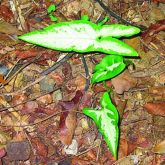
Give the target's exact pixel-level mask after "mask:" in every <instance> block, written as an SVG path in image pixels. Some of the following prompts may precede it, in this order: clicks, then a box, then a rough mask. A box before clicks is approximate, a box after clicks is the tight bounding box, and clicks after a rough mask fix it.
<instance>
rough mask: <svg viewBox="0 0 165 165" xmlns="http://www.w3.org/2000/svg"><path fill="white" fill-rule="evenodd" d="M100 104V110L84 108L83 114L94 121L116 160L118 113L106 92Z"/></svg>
mask: <svg viewBox="0 0 165 165" xmlns="http://www.w3.org/2000/svg"><path fill="white" fill-rule="evenodd" d="M100 102H101V105H102V109H101V110H93V109H90V108H84V109H83V113H84V114H85V115H87V116H89V117H91V118H92V119H93V120H94V122H95V123H96V125H97V127H98V129H99V131H100V133H101V134H102V135H103V137H104V140H105V141H106V143H107V145H108V147H109V149H110V151H111V152H112V154H113V156H114V157H115V159H116V158H117V147H118V138H119V129H118V120H119V119H118V111H117V109H116V108H115V106H114V105H113V104H112V102H111V100H110V98H109V95H108V92H105V93H104V95H103V96H102V99H101V101H100Z"/></svg>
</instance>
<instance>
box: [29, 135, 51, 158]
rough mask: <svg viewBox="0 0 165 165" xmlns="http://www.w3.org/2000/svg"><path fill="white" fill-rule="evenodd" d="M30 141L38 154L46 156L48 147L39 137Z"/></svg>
mask: <svg viewBox="0 0 165 165" xmlns="http://www.w3.org/2000/svg"><path fill="white" fill-rule="evenodd" d="M31 142H32V145H33V146H34V148H35V149H36V152H37V154H38V155H39V156H42V157H47V155H48V147H47V146H46V145H45V144H44V143H43V142H42V141H41V140H40V139H39V138H33V139H31Z"/></svg>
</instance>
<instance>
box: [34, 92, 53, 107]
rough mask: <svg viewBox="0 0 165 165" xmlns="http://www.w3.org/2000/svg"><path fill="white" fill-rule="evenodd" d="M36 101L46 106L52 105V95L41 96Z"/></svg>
mask: <svg viewBox="0 0 165 165" xmlns="http://www.w3.org/2000/svg"><path fill="white" fill-rule="evenodd" d="M37 101H38V102H39V103H40V104H44V105H48V104H50V103H52V95H50V94H47V95H44V96H41V97H39V98H38V99H37Z"/></svg>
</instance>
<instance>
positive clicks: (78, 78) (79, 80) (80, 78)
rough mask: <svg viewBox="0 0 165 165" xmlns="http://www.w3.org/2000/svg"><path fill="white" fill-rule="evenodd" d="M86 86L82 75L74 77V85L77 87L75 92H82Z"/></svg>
mask: <svg viewBox="0 0 165 165" xmlns="http://www.w3.org/2000/svg"><path fill="white" fill-rule="evenodd" d="M85 84H86V79H85V77H83V76H82V75H80V74H79V75H78V76H76V79H75V85H76V86H77V90H84V88H85Z"/></svg>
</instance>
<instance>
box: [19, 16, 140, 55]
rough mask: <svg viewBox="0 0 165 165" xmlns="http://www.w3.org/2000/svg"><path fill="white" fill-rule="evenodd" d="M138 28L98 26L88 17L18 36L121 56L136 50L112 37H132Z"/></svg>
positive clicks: (51, 45)
mask: <svg viewBox="0 0 165 165" xmlns="http://www.w3.org/2000/svg"><path fill="white" fill-rule="evenodd" d="M139 32H140V29H138V28H136V27H133V26H126V25H120V24H115V25H103V26H100V25H97V24H94V23H92V22H90V21H88V20H87V19H86V20H85V19H83V20H75V21H70V22H60V23H57V24H52V25H50V26H48V27H46V28H44V29H42V30H36V31H32V32H29V33H26V34H24V35H22V36H19V37H18V38H19V39H21V40H24V41H26V42H29V43H32V44H36V45H39V46H43V47H46V48H50V49H54V50H60V51H74V52H78V53H87V52H102V53H106V54H116V55H121V56H137V55H138V54H137V52H136V51H135V50H134V49H133V48H131V47H130V46H128V45H127V44H125V43H124V42H122V41H120V40H118V39H115V38H113V37H117V38H119V37H122V36H125V37H127V36H131V35H134V34H137V33H139Z"/></svg>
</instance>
